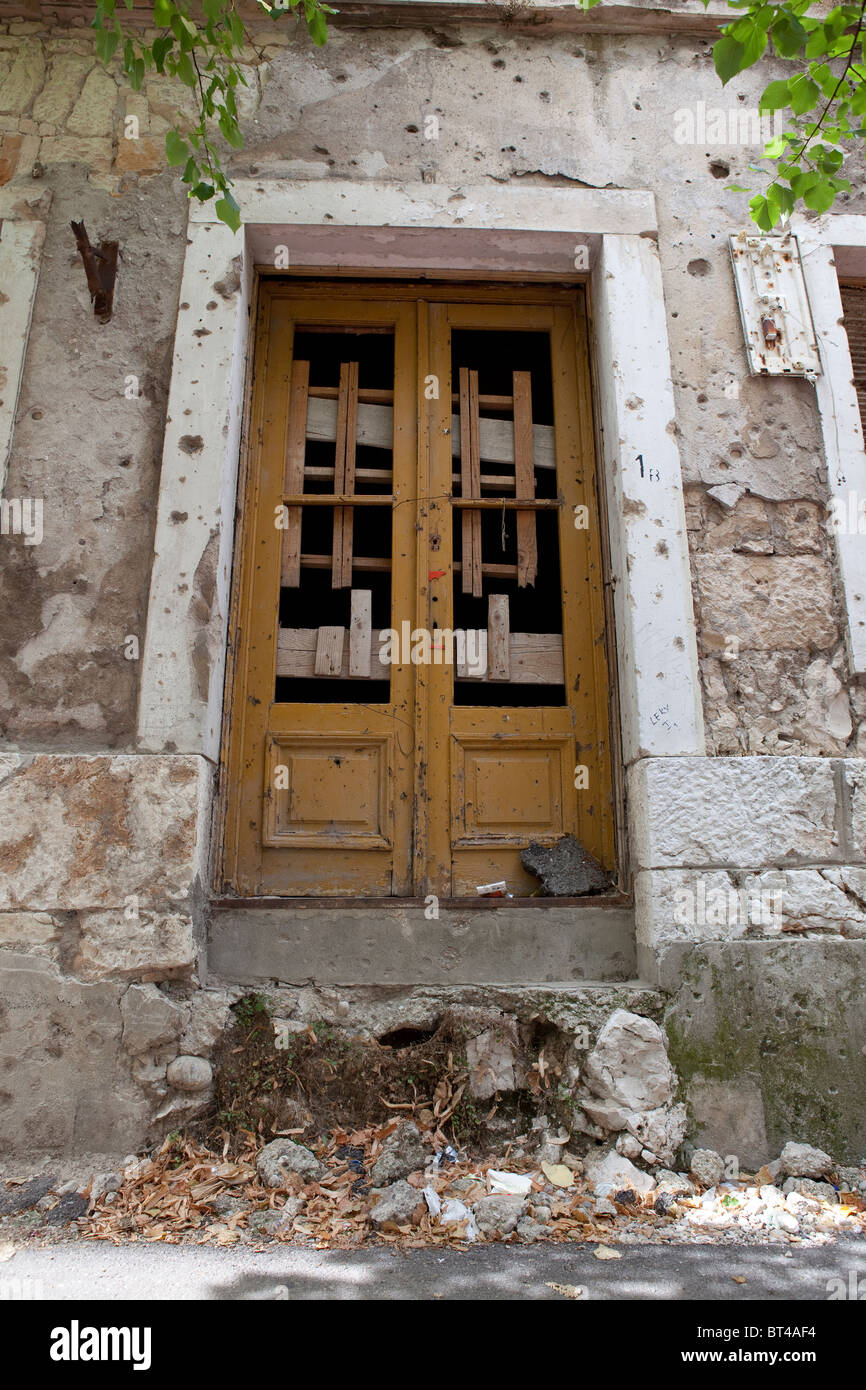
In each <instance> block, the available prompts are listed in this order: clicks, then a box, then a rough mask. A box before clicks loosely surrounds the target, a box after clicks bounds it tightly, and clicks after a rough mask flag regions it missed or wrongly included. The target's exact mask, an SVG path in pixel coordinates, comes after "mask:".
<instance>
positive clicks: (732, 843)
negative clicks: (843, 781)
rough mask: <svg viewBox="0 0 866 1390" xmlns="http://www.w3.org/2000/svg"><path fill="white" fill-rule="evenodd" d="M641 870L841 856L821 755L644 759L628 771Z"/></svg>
mask: <svg viewBox="0 0 866 1390" xmlns="http://www.w3.org/2000/svg"><path fill="white" fill-rule="evenodd" d="M629 799H630V804H631V820H632V852H633V855H634V859H635V862H636V865H637V867H638V868H668V867H670V868H674V867H686V866H694V867H708V868H709V867H716V866H724V865H730V864H736V865H753V866H754V867H755V868H756V869H758V868H761V867H762V866H764V865H768V866H770V865H785V864H786V862H791V861H794V862H797V861H798V860H799V861H800V862H802V861H804V860H807V861H808V860H814V859H819V860H837V861H840V860H842V859H843V858H844V856H843V854H842V852H841V850H840V846H839V835H838V832H837V829H836V792H835V784H834V767H833V764H832V763H830V762H828V761H827V760H826V759H822V758H760V757H755V758H721V757H716V758H645V759H643V760H642V761H641V762H639V763H637V764H635V765H634V766H633V767H632V768H631V769H630V772H629Z"/></svg>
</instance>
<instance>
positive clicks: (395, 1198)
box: [370, 1180, 424, 1226]
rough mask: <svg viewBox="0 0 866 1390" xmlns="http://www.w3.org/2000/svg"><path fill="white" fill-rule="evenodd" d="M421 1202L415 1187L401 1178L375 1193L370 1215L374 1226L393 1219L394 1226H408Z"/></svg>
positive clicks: (422, 1200)
mask: <svg viewBox="0 0 866 1390" xmlns="http://www.w3.org/2000/svg"><path fill="white" fill-rule="evenodd" d="M423 1202H424V1198H423V1197H422V1195H421V1193H420V1192H419V1191H418V1189H417V1187H412V1185H411V1183H408V1182H404V1181H402V1180H401V1181H400V1182H394V1183H391V1184H390V1186H389V1187H386V1188H384V1189H383V1190H382V1191H381V1192H377V1193H376V1194H375V1201H374V1204H373V1206H372V1208H371V1210H370V1217H371V1219H372V1221H373V1225H374V1226H384V1224H385V1222H386V1221H393V1223H394V1225H395V1226H408V1225H409V1223H410V1222H411V1220H412V1217H413V1216H414V1214H415V1212H416V1210H417V1208H418V1206H419V1204H423Z"/></svg>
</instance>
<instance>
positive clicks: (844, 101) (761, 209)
mask: <svg viewBox="0 0 866 1390" xmlns="http://www.w3.org/2000/svg"><path fill="white" fill-rule="evenodd" d="M704 3H705V4H706V3H707V0H704ZM728 3H729V4H731V5H732V7H733V8H736V9H741V10H743V11H744V13H743V15H742V17H741V18H740V19H738V20H736V22H735V23H733V24H729V25H727V26H726V27H725V29H724V30H723V37H722V38H721V39H720V40H719V42H718V43H717V44H716V46H715V48H714V49H713V58H714V61H715V65H716V72H717V73H718V74H719V77H720V78H721V79H722V82H723V83H728V82H730V80H731V78H732V77H736V75H737V73H740V72H744V71H745V70H746V69H747V68H750V67H753V66H754V64H755V63H757V62H759V61H760V60H761V59H762V58H763V56H764V55H765V54H768V55H769V54H771V53H772V54H774V55H775V56H776V58H780V59H782V60H783V61H785V62H786V63H789V64H790V65H791V67H792V69H793V71H792V73H791V76H790V77H786V78H780V79H778V80H777V81H775V82H771V83H770V85H769V86H768V87H767V88H766V89H765V90H764V94H763V96H762V97H761V101H760V109H761V111H762V112H764V111H783V112H785V113H786V121H787V125H788V129H787V130H785V131H783V133H782V134H781V135H778V136H777V137H776V138H775V139H773V140H771V141H770V142H769V143H768V144H767V145H766V146H765V148H764V155H763V158H764V159H765V160H768V161H771V162H772V163H775V165H776V169H777V174H778V176H777V177H776V178H774V179H773V181H772V183H770V185H769V187H768V188H767V189H766V191H765V192H764V193H759V194H756V196H755V197H754V198H752V199H751V201H750V203H749V208H750V210H751V213H752V217H753V219H754V221H755V222H757V224H758V226H759V227H761V228H762V230H763V231H769V230H770V228H771V227H773V226H775V224H776V223H777V222H779V221H781V220H783V219H784V218H786V217H788V216H790V214H791V213H792V212H793V210H794V208H795V206H796V205H797V204H798V203H799V202H801V201H802V202H803V204H804V205H805V206H806V207H807V208H810V209H811V210H812V211H813V212H826V211H827V210H828V208H830V207H832V206H833V203H834V202H835V200H836V195H837V194H838V193H843V192H844V193H847V192H848V191H849V190H850V187H851V185H850V183H849V182H848V180H847V179H843V178H840V177H839V169H840V167H841V165H842V162H843V160H844V158H845V154H846V152H847V151H846V149H845V145H846V143H848V144H850V143H851V142H852V141H853V142H856V141H858V140H863V139H864V138H866V24H864V15H866V0H861V3H860V4H851V5H836V6H834V7H833V8H832V9H829V10H828V9H827V8H826V6H820V7H819V6H817V5H816V4H815V3H814V0H794V3H792V4H766V3H762V0H728ZM816 8H820V10H821V13H820V14H818V15H810V14H809V11H810V10H812V9H816Z"/></svg>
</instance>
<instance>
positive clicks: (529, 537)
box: [513, 372, 538, 589]
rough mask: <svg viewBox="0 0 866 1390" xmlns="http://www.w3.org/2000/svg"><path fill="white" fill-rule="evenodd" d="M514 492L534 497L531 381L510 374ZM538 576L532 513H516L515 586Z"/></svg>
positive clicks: (527, 375) (523, 374)
mask: <svg viewBox="0 0 866 1390" xmlns="http://www.w3.org/2000/svg"><path fill="white" fill-rule="evenodd" d="M513 378H514V484H515V487H514V492H515V496H516V497H517V498H518V500H520V499H522V498H527V499H528V498H530V497H534V496H535V449H534V443H533V438H532V378H531V375H530V373H529V372H514V374H513ZM537 574H538V540H537V536H536V531H535V512H518V513H517V583H518V586H519V587H520V588H521V589H524V588H526V586H527V584H534V583H535V579H536V576H537Z"/></svg>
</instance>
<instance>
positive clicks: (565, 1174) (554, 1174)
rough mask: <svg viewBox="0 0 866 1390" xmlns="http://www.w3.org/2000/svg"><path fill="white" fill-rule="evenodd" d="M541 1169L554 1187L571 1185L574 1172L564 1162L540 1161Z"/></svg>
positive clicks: (572, 1184)
mask: <svg viewBox="0 0 866 1390" xmlns="http://www.w3.org/2000/svg"><path fill="white" fill-rule="evenodd" d="M541 1171H542V1173H543V1174H544V1176H545V1177H546V1178H547V1181H548V1182H552V1183H553V1185H554V1187H573V1186H574V1173H573V1172H572V1170H571V1169H570V1168H566V1166H565V1164H564V1163H542V1165H541Z"/></svg>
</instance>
